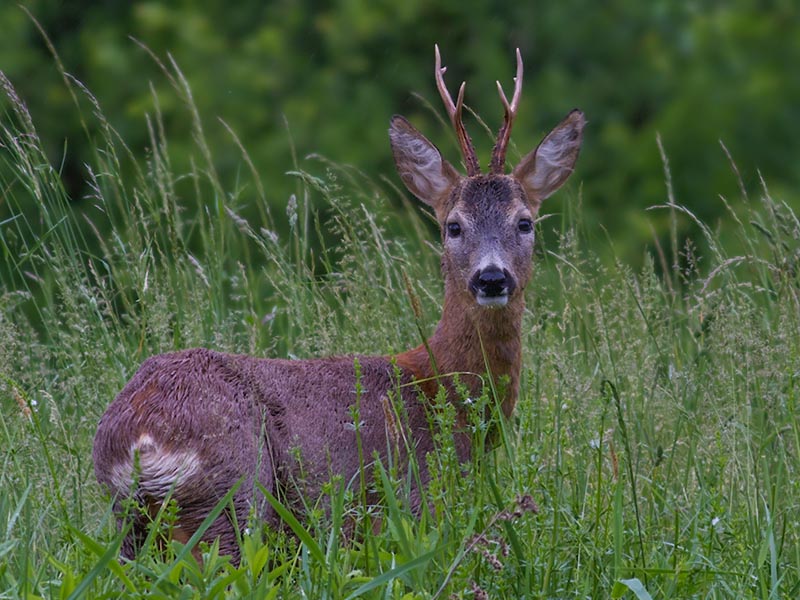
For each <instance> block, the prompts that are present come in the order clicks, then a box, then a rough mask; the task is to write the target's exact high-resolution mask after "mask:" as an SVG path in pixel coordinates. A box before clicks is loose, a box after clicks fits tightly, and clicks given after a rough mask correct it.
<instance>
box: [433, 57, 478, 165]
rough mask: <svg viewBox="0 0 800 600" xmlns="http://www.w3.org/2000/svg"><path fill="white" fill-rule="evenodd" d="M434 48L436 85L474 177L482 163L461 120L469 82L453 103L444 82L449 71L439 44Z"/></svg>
mask: <svg viewBox="0 0 800 600" xmlns="http://www.w3.org/2000/svg"><path fill="white" fill-rule="evenodd" d="M433 48H434V52H435V55H436V67H435V70H434V75H435V77H436V87H437V88H438V89H439V95H440V96H441V97H442V102H444V107H445V109H446V110H447V114H448V116H449V117H450V122H451V123H452V124H453V128H454V129H455V130H456V136H457V137H458V143H459V145H460V146H461V153H462V154H463V155H464V163H465V165H466V167H467V175H469V176H470V177H472V176H473V175H477V174H479V173H480V172H481V169H480V165H479V164H478V159H477V158H476V156H475V148H474V147H473V146H472V140H471V139H470V138H469V134H468V133H467V130H466V129H465V128H464V123H463V121H462V120H461V111H462V108H463V107H464V89H465V88H466V86H467V82H466V81H464V82H462V83H461V87H460V88H458V97H457V100H456V103H455V104H453V98H452V96H450V92H448V91H447V86H446V85H445V83H444V74H445V73H446V72H447V67H443V66H442V57H441V55H440V54H439V45H438V44H435V45H434V47H433Z"/></svg>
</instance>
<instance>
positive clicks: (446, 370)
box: [397, 286, 525, 416]
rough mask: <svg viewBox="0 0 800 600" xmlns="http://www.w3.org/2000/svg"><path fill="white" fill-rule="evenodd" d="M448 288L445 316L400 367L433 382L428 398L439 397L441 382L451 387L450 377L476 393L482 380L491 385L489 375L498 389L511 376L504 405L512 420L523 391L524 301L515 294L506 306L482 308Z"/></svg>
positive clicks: (427, 389)
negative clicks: (522, 329)
mask: <svg viewBox="0 0 800 600" xmlns="http://www.w3.org/2000/svg"><path fill="white" fill-rule="evenodd" d="M449 288H450V286H446V287H445V298H444V307H443V311H442V318H441V320H440V321H439V324H438V325H437V326H436V330H435V332H434V333H433V335H432V336H431V337H430V338H429V339H428V340H427V342H426V343H425V344H422V345H421V346H419V347H417V348H414V349H413V350H409V351H408V352H404V353H403V354H400V355H398V356H397V361H398V364H399V366H400V367H403V368H406V369H408V370H410V371H411V372H412V373H413V375H414V377H415V378H416V379H417V380H431V383H429V384H428V385H425V386H422V389H423V391H424V392H425V393H426V394H427V395H428V396H432V395H433V394H435V393H436V390H437V389H438V382H443V383H445V385H447V387H451V386H450V385H448V383H449V382H450V381H451V378H450V377H448V375H451V374H459V379H460V381H461V382H462V383H463V384H465V385H466V386H467V387H468V388H469V389H470V391H471V392H472V393H475V394H479V393H480V391H481V387H482V385H483V383H484V382H485V383H486V384H488V383H489V381H488V380H486V379H485V375H486V374H487V373H488V375H489V376H490V377H491V378H492V380H493V383H494V385H495V386H499V385H500V383H501V381H502V380H503V379H504V378H507V379H508V382H507V383H506V384H505V388H504V390H505V393H504V395H503V397H502V398H501V402H502V405H501V406H502V410H503V413H504V414H505V415H506V416H510V414H511V412H512V411H513V410H514V404H515V403H516V398H517V391H518V387H519V373H520V366H521V361H522V343H521V339H520V327H521V324H522V313H523V311H524V309H525V300H524V298H523V296H522V294H517V295H515V297H514V298H512V299H511V300H509V303H508V304H507V305H506V306H504V307H502V308H484V307H480V306H478V305H476V303H475V301H474V300H473V299H472V298H471V297H470V296H468V295H467V294H464V293H457V292H455V291H454V290H452V289H449ZM451 393H452V390H451Z"/></svg>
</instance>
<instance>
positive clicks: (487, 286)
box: [477, 267, 507, 296]
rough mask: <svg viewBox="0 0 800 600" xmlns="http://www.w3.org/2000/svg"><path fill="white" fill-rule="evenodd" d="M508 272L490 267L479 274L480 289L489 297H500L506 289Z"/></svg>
mask: <svg viewBox="0 0 800 600" xmlns="http://www.w3.org/2000/svg"><path fill="white" fill-rule="evenodd" d="M506 280H507V278H506V272H505V271H501V270H500V269H498V268H497V267H489V268H487V269H484V270H483V271H480V272H479V273H478V286H477V287H478V289H479V290H480V291H482V292H483V293H484V294H486V295H487V296H499V295H501V294H502V293H503V292H504V291H505V288H506Z"/></svg>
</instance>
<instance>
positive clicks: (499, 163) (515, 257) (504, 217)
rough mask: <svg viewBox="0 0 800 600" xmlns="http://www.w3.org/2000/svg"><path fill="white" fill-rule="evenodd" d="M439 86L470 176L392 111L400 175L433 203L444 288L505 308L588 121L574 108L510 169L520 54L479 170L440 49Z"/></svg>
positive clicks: (527, 267) (526, 271)
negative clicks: (542, 213) (484, 168)
mask: <svg viewBox="0 0 800 600" xmlns="http://www.w3.org/2000/svg"><path fill="white" fill-rule="evenodd" d="M435 55H436V66H435V77H436V84H437V88H438V89H439V93H440V95H441V97H442V100H443V102H444V104H445V107H446V109H447V113H448V116H449V117H450V121H451V123H452V124H453V127H454V128H455V131H456V136H457V138H458V141H459V145H460V146H461V151H462V153H463V156H464V164H465V166H466V171H467V175H466V176H462V175H460V174H459V173H458V172H457V171H456V170H455V169H454V168H453V166H452V165H451V164H450V163H449V162H447V161H446V160H445V159H444V158H442V154H441V153H440V152H439V150H438V148H436V146H434V145H433V144H432V143H431V142H430V141H429V140H428V139H427V138H426V137H425V136H424V135H422V134H421V133H420V132H419V131H417V130H416V129H415V128H414V127H413V126H412V125H411V124H410V123H409V122H408V121H407V120H406V119H405V118H403V117H401V116H395V117H393V118H392V121H391V126H390V128H389V139H390V141H391V145H392V152H393V154H394V160H395V164H396V165H397V171H398V173H399V174H400V178H401V179H402V180H403V183H404V184H405V186H406V187H407V188H408V190H409V191H410V192H411V193H412V194H414V195H415V196H416V197H417V198H419V199H420V200H422V201H423V202H425V203H426V204H428V205H429V206H430V207H432V208H433V210H434V213H435V215H436V219H437V221H438V222H439V227H440V231H441V236H442V244H443V246H444V253H443V256H442V270H443V273H444V275H445V294H446V295H452V294H455V295H456V296H464V297H465V298H471V299H472V300H473V301H474V302H475V303H477V304H478V305H479V306H481V307H503V306H506V305H507V304H508V303H509V302H511V301H513V300H514V299H515V298H518V297H520V294H521V290H522V289H523V288H524V287H525V285H526V284H527V283H528V280H529V278H530V274H531V257H532V253H533V242H534V227H533V225H534V221H535V219H536V215H537V213H538V211H539V207H540V206H541V203H542V201H543V200H544V199H545V198H547V197H548V196H550V195H551V194H552V193H553V192H555V191H556V190H557V189H558V188H559V187H561V185H562V184H563V183H564V182H565V181H566V180H567V178H568V177H569V175H570V174H571V173H572V170H573V168H574V165H575V161H576V160H577V158H578V152H579V150H580V146H581V141H582V132H583V127H584V125H585V123H586V121H585V119H584V116H583V113H582V112H580V111H578V110H573V111H572V112H571V113H569V115H567V117H566V118H565V119H564V120H563V121H562V122H561V123H559V124H558V125H557V126H556V127H555V128H554V129H553V130H552V131H551V132H550V133H548V134H547V135H546V136H545V137H544V139H543V140H542V141H541V142H540V143H539V145H538V146H537V147H536V148H535V149H534V150H533V151H531V152H530V153H529V154H527V155H526V156H525V157H523V159H522V160H521V161H520V163H519V164H518V165H517V166H516V167H515V168H514V169H513V170H512V172H511V174H510V175H506V174H505V172H504V171H505V155H506V148H507V146H508V140H509V137H510V135H511V127H512V125H513V122H514V118H515V117H516V113H517V109H518V108H519V99H520V95H521V91H522V57H521V56H520V52H519V49H518V50H517V75H516V77H515V86H514V94H513V96H512V100H511V102H509V101H508V99H507V98H506V95H505V93H504V92H503V88H502V86H501V85H500V82H497V88H498V91H499V94H500V99H501V101H502V103H503V106H504V108H505V118H504V121H503V125H502V127H501V128H500V131H499V133H498V136H497V141H496V143H495V146H494V150H493V152H492V159H491V163H490V168H489V173H488V174H481V172H480V167H479V165H478V160H477V158H476V157H475V150H474V148H473V146H472V141H471V140H470V138H469V135H468V134H467V132H466V129H465V128H464V124H463V122H462V119H461V113H462V108H463V101H464V88H465V83H462V84H461V87H460V88H459V91H458V97H457V100H456V102H455V103H454V102H453V99H452V97H451V96H450V94H449V92H448V91H447V87H446V86H445V83H444V73H445V71H446V68H445V67H442V66H441V58H440V55H439V48H438V46H437V47H436V48H435Z"/></svg>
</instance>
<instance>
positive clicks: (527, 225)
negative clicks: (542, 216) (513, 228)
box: [517, 219, 533, 233]
mask: <svg viewBox="0 0 800 600" xmlns="http://www.w3.org/2000/svg"><path fill="white" fill-rule="evenodd" d="M517 228H518V229H519V230H520V231H521V232H522V233H530V232H531V231H533V223H531V220H530V219H520V220H519V223H518V224H517Z"/></svg>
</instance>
